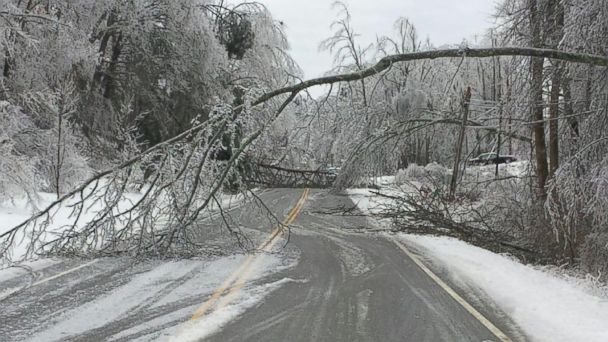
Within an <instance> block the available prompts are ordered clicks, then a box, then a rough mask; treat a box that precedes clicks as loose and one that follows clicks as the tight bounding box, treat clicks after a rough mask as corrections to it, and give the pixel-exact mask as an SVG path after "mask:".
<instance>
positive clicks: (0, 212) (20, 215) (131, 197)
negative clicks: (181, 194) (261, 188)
mask: <svg viewBox="0 0 608 342" xmlns="http://www.w3.org/2000/svg"><path fill="white" fill-rule="evenodd" d="M142 193H143V192H139V193H135V192H133V193H126V194H125V196H124V199H123V200H122V201H121V202H120V203H119V205H118V208H122V209H125V208H128V207H130V206H131V205H132V204H133V203H135V202H137V201H138V200H139V199H140V198H141V197H142ZM37 195H38V201H37V203H35V206H33V205H32V204H31V203H28V201H27V200H26V199H25V198H21V199H19V198H18V199H14V200H5V201H0V234H2V233H5V232H7V231H9V230H10V229H12V228H13V227H15V226H17V225H19V224H21V223H23V222H24V221H26V220H27V219H29V218H30V216H31V215H33V214H34V213H36V212H37V211H38V210H40V209H44V208H47V207H48V206H49V205H50V204H51V203H53V202H54V201H55V200H56V199H57V197H56V195H54V194H51V193H45V192H40V193H38V194H37ZM75 200H76V198H73V199H69V200H67V201H66V202H65V203H63V204H61V205H59V206H58V207H57V208H56V209H54V210H52V214H53V216H52V218H51V222H50V224H49V227H48V231H49V232H54V233H57V232H59V231H61V229H63V228H64V227H66V226H68V225H70V224H71V223H72V222H73V220H74V215H73V213H72V210H73V209H72V208H71V207H70V205H71V204H73V203H74V202H75ZM243 200H244V198H243V196H242V195H229V194H220V195H219V196H218V201H219V202H220V203H221V206H222V208H223V209H224V210H231V209H234V208H236V207H238V206H239V205H240V204H241V202H242V201H243ZM216 207H217V204H216V203H215V202H211V203H210V204H209V209H210V210H211V211H212V212H213V211H214V210H217V208H216ZM102 209H103V207H102V204H101V203H100V202H97V203H94V204H92V205H87V206H86V210H84V211H83V214H82V216H81V217H80V219H79V221H78V222H79V226H84V224H85V223H86V222H87V221H89V220H91V219H93V218H94V217H95V215H96V214H97V213H98V212H100V211H101V210H102ZM16 240H17V241H16V242H17V243H16V244H15V245H14V246H13V248H12V250H11V255H10V257H11V260H17V261H19V260H21V259H22V257H23V255H24V254H25V252H26V248H27V245H28V244H27V242H28V241H27V238H25V239H24V236H23V234H18V236H17V239H16ZM1 258H2V256H0V259H1ZM0 261H1V260H0ZM1 264H2V263H1V262H0V265H1Z"/></svg>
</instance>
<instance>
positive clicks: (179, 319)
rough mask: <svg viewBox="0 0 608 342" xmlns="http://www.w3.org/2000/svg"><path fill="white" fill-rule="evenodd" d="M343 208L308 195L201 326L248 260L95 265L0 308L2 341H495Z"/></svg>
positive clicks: (329, 198) (64, 264)
mask: <svg viewBox="0 0 608 342" xmlns="http://www.w3.org/2000/svg"><path fill="white" fill-rule="evenodd" d="M301 194H302V191H301V190H294V189H292V190H289V189H285V190H281V189H278V190H274V191H269V192H266V193H264V194H263V196H264V197H265V198H264V199H265V200H266V203H267V205H268V206H269V207H272V208H274V209H275V210H276V212H275V214H276V215H278V216H280V217H287V216H289V215H288V213H290V209H291V208H293V207H294V206H296V203H297V201H298V199H299V198H300V196H301ZM352 205H353V203H352V201H351V200H350V199H349V197H348V196H346V195H333V194H330V193H329V192H327V191H325V190H314V191H311V194H310V196H309V198H308V200H307V201H306V202H305V204H304V205H303V206H302V208H301V209H302V210H301V212H299V215H298V216H297V218H295V217H294V219H295V221H294V223H293V225H292V227H293V228H292V232H291V236H290V243H289V244H288V245H287V246H286V247H285V248H283V244H282V243H277V244H276V245H275V248H277V249H276V250H275V251H276V252H275V253H263V254H259V255H258V256H257V257H256V260H257V261H256V262H255V263H254V264H255V267H253V270H252V271H248V272H247V273H251V274H248V277H247V281H246V283H244V284H243V286H242V288H239V289H237V290H235V291H231V292H230V298H229V300H226V299H220V302H221V303H222V304H221V305H219V304H218V305H217V306H216V307H214V308H212V309H211V310H209V311H207V312H205V314H204V315H201V317H196V315H195V312H197V310H199V309H200V308H201V305H203V304H204V303H205V302H207V301H208V300H209V299H210V298H211V297H213V292H214V291H216V289H217V288H218V287H221V284H222V282H224V281H225V280H226V279H227V278H230V277H231V275H233V274H234V273H235V272H236V273H238V274H240V273H242V271H238V270H239V269H240V267H241V266H242V265H243V263H244V261H245V260H246V259H247V258H249V257H248V256H245V255H242V254H241V255H230V256H224V257H216V258H204V259H201V260H179V261H160V260H145V261H140V262H134V261H133V260H131V259H128V258H112V259H110V258H107V259H100V260H98V261H96V262H94V263H91V264H89V265H87V266H86V267H81V268H79V269H77V270H75V271H73V272H69V273H65V274H64V275H62V276H60V277H56V278H53V279H52V280H50V281H46V282H43V283H41V284H39V285H37V286H32V287H29V288H27V289H24V290H22V291H20V292H18V293H16V294H13V295H12V296H10V297H8V298H7V299H5V300H3V301H2V302H0V303H1V305H2V310H0V321H1V322H2V323H3V324H2V325H0V341H91V340H95V341H132V340H137V341H198V340H202V339H204V340H210V341H247V340H248V341H375V340H382V341H499V339H498V338H497V337H496V335H494V334H493V333H492V332H490V331H489V330H488V329H487V328H486V326H484V325H483V324H482V323H481V322H480V321H479V320H478V319H477V318H475V317H474V316H473V315H472V314H471V313H470V312H469V311H467V310H465V309H464V308H463V306H462V305H461V304H459V303H458V302H456V301H455V300H454V298H453V297H452V296H450V295H449V294H448V293H447V292H446V291H445V290H444V289H443V288H441V287H440V286H439V285H438V284H437V283H436V282H435V281H434V280H432V279H431V278H430V277H429V276H428V275H427V274H425V273H424V272H423V271H422V270H421V269H420V268H419V266H417V265H416V264H415V263H414V262H413V261H412V259H410V258H409V257H408V256H407V255H406V254H404V253H403V251H402V250H401V249H400V248H399V247H398V246H397V245H396V244H395V242H394V241H393V240H392V239H391V238H387V237H385V236H384V235H382V234H375V235H370V234H361V233H360V232H361V230H364V229H365V228H366V227H369V222H368V221H367V220H368V219H367V218H365V217H362V216H343V215H340V214H336V210H335V209H336V208H347V207H350V206H352ZM240 210H243V215H241V220H242V221H241V222H247V223H248V224H249V225H250V226H251V225H253V224H255V225H257V228H258V229H260V230H262V231H264V232H265V234H266V235H268V233H269V232H270V229H271V228H272V227H268V226H267V225H265V224H264V216H262V215H263V214H262V213H260V211H259V210H255V209H253V208H252V209H248V208H242V209H240ZM266 222H267V221H266ZM87 262H89V261H78V260H63V261H59V262H56V263H52V264H50V265H47V266H46V267H44V268H42V269H41V270H39V271H38V273H37V279H36V280H34V281H32V280H30V279H29V275H26V274H21V275H19V274H17V276H14V277H12V276H7V277H5V278H1V277H0V288H2V289H4V288H15V287H18V286H20V285H22V284H24V283H28V282H29V283H30V284H31V283H32V282H33V283H35V282H37V281H40V280H41V279H45V278H48V277H53V276H54V275H57V274H60V273H61V272H66V271H67V270H70V269H73V268H75V267H80V266H81V265H83V264H85V263H87ZM471 295H472V294H467V295H466V296H465V297H469V296H471ZM476 305H478V306H482V307H481V311H482V312H483V314H484V315H485V317H487V318H488V319H489V320H490V321H491V322H492V323H493V324H495V325H496V326H497V327H498V328H499V329H501V330H502V331H504V332H505V333H507V334H508V335H509V337H510V338H511V339H513V340H524V339H523V337H522V335H521V334H519V333H518V329H517V328H516V327H515V326H514V325H513V324H511V323H510V321H509V320H508V319H507V318H506V317H505V315H504V314H502V313H500V312H498V311H496V310H495V309H493V307H492V305H487V304H484V302H480V301H478V302H476ZM193 316H195V317H193ZM192 318H195V319H192Z"/></svg>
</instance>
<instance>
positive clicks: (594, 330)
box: [398, 234, 608, 342]
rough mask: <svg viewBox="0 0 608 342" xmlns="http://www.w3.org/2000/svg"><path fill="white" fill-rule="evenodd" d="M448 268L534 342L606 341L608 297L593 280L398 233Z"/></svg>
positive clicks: (453, 243) (456, 243) (457, 243)
mask: <svg viewBox="0 0 608 342" xmlns="http://www.w3.org/2000/svg"><path fill="white" fill-rule="evenodd" d="M398 238H399V239H400V240H402V241H404V242H406V243H409V244H410V245H411V244H415V245H417V246H420V247H422V249H423V251H424V254H426V255H427V256H430V258H431V259H432V260H434V261H438V262H439V263H441V264H442V265H444V266H445V269H446V270H447V271H448V273H449V275H450V278H451V279H452V280H453V281H455V282H461V283H463V284H464V285H468V286H473V287H475V288H477V289H480V290H481V291H483V292H484V293H485V294H487V295H488V296H489V297H490V298H491V299H492V300H493V301H494V302H495V303H497V304H498V305H499V306H500V308H501V309H502V311H503V312H505V313H506V314H507V315H509V317H510V318H511V319H512V320H513V321H514V322H515V323H516V324H517V325H518V326H519V327H521V328H522V329H523V330H524V331H525V332H526V333H527V334H528V336H530V337H531V338H532V339H533V340H535V341H556V342H560V341H563V342H566V341H586V342H595V341H597V342H605V341H608V323H607V321H606V320H607V319H608V297H603V296H601V295H599V294H595V293H593V292H594V288H593V285H592V284H589V282H588V281H585V280H583V279H577V278H569V277H566V276H563V275H560V274H558V273H555V272H551V271H549V270H547V269H542V268H540V267H535V266H531V265H523V264H521V263H519V262H518V261H516V260H513V259H511V258H509V257H508V256H504V255H499V254H496V253H493V252H490V251H487V250H485V249H482V248H479V247H475V246H472V245H470V244H467V243H465V242H463V241H460V240H457V239H454V238H449V237H436V236H416V235H411V234H399V235H398Z"/></svg>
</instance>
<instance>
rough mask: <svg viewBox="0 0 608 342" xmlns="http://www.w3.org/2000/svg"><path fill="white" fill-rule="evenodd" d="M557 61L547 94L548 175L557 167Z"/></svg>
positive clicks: (552, 173)
mask: <svg viewBox="0 0 608 342" xmlns="http://www.w3.org/2000/svg"><path fill="white" fill-rule="evenodd" d="M560 73H561V71H560V70H559V62H556V63H555V69H554V70H553V75H552V76H551V94H550V96H549V120H550V121H549V177H553V175H554V174H555V171H557V168H558V167H559V126H558V117H559V90H560V83H561V82H560Z"/></svg>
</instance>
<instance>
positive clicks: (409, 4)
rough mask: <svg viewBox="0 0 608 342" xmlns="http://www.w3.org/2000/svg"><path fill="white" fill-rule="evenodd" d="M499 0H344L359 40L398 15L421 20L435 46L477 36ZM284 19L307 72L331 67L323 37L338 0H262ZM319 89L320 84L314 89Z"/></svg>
mask: <svg viewBox="0 0 608 342" xmlns="http://www.w3.org/2000/svg"><path fill="white" fill-rule="evenodd" d="M495 1H496V0H344V1H343V2H344V3H346V5H347V6H348V8H349V10H350V13H351V16H352V25H353V28H354V29H355V31H356V32H357V33H359V34H360V35H361V37H360V38H359V39H360V45H361V46H362V47H363V46H366V45H368V44H369V43H372V42H375V40H376V36H383V35H390V34H391V33H392V32H393V24H394V23H395V21H396V20H397V19H398V18H399V17H407V18H409V20H410V21H411V22H412V23H413V24H414V26H416V29H417V30H418V34H419V36H420V39H421V40H424V39H426V38H427V37H428V38H430V40H431V42H432V43H433V44H434V45H435V46H441V45H443V44H458V43H460V42H462V40H463V39H464V38H466V39H468V40H470V41H474V39H475V35H481V34H483V33H484V31H485V30H486V29H488V28H490V27H491V26H492V21H493V20H492V18H491V14H492V13H493V12H494V7H495ZM258 2H260V3H263V4H264V5H266V7H267V8H268V9H269V10H270V12H271V13H272V14H273V16H274V18H275V19H276V20H279V21H282V22H283V23H284V24H285V26H286V32H287V36H288V39H289V42H290V44H291V51H290V52H291V55H292V57H293V58H294V59H295V60H296V62H297V63H298V64H299V65H300V67H301V68H302V69H303V70H304V73H305V78H312V77H317V76H321V75H322V74H323V73H325V72H327V71H328V70H330V69H331V68H332V61H333V59H332V56H330V54H329V52H327V51H323V52H319V51H318V46H319V43H320V42H321V41H322V40H323V39H325V38H327V37H329V36H330V35H331V30H330V28H329V26H330V25H331V23H332V21H333V20H335V18H336V15H337V9H332V6H331V5H332V3H333V2H334V1H333V0H258ZM312 93H313V94H315V93H316V94H315V95H317V94H319V93H320V89H317V91H312Z"/></svg>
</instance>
